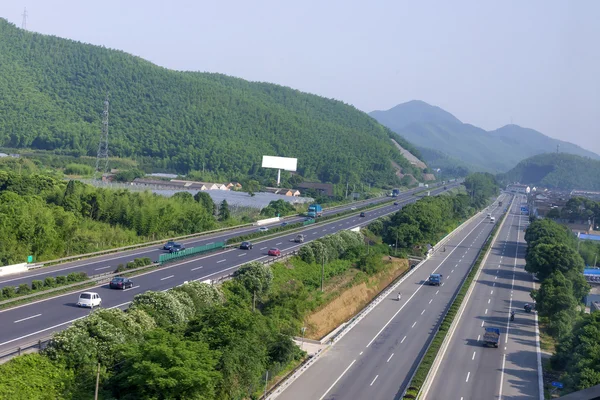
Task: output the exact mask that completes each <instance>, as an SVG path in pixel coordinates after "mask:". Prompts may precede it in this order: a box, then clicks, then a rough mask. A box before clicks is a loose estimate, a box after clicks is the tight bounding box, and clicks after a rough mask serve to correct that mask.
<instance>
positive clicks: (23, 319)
mask: <svg viewBox="0 0 600 400" xmlns="http://www.w3.org/2000/svg"><path fill="white" fill-rule="evenodd" d="M40 315H42V314H36V315H32V316H31V317H27V318H22V319H18V320H16V321H15V322H14V323H15V324H18V323H19V322H23V321H27V320H28V319H32V318H36V317H39V316H40Z"/></svg>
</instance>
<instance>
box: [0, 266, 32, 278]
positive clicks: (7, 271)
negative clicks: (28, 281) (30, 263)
mask: <svg viewBox="0 0 600 400" xmlns="http://www.w3.org/2000/svg"><path fill="white" fill-rule="evenodd" d="M27 271H28V268H27V263H21V264H14V265H7V266H6V267H0V276H5V275H12V274H18V273H19V272H27Z"/></svg>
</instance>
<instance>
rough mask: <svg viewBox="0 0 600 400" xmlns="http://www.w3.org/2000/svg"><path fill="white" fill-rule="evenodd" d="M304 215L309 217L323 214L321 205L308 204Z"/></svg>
mask: <svg viewBox="0 0 600 400" xmlns="http://www.w3.org/2000/svg"><path fill="white" fill-rule="evenodd" d="M306 215H307V216H309V217H311V218H316V217H320V216H322V215H323V207H321V205H320V204H311V205H310V206H308V212H307V213H306Z"/></svg>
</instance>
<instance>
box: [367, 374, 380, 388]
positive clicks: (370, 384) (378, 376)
mask: <svg viewBox="0 0 600 400" xmlns="http://www.w3.org/2000/svg"><path fill="white" fill-rule="evenodd" d="M377 378H379V375H377V376H376V377H375V379H373V382H371V384H370V385H369V386H373V384H374V383H375V381H376V380H377Z"/></svg>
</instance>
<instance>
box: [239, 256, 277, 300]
mask: <svg viewBox="0 0 600 400" xmlns="http://www.w3.org/2000/svg"><path fill="white" fill-rule="evenodd" d="M233 276H234V279H236V280H238V281H239V282H240V283H241V284H242V285H244V287H245V288H246V290H248V291H249V292H250V293H255V294H256V295H258V296H259V297H262V296H264V295H266V294H267V293H268V292H269V289H270V288H271V285H272V283H273V271H272V270H271V267H269V266H268V265H265V264H263V263H261V262H251V263H248V264H244V265H242V266H241V267H240V268H239V269H238V270H237V271H235V273H234V275H233Z"/></svg>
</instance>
